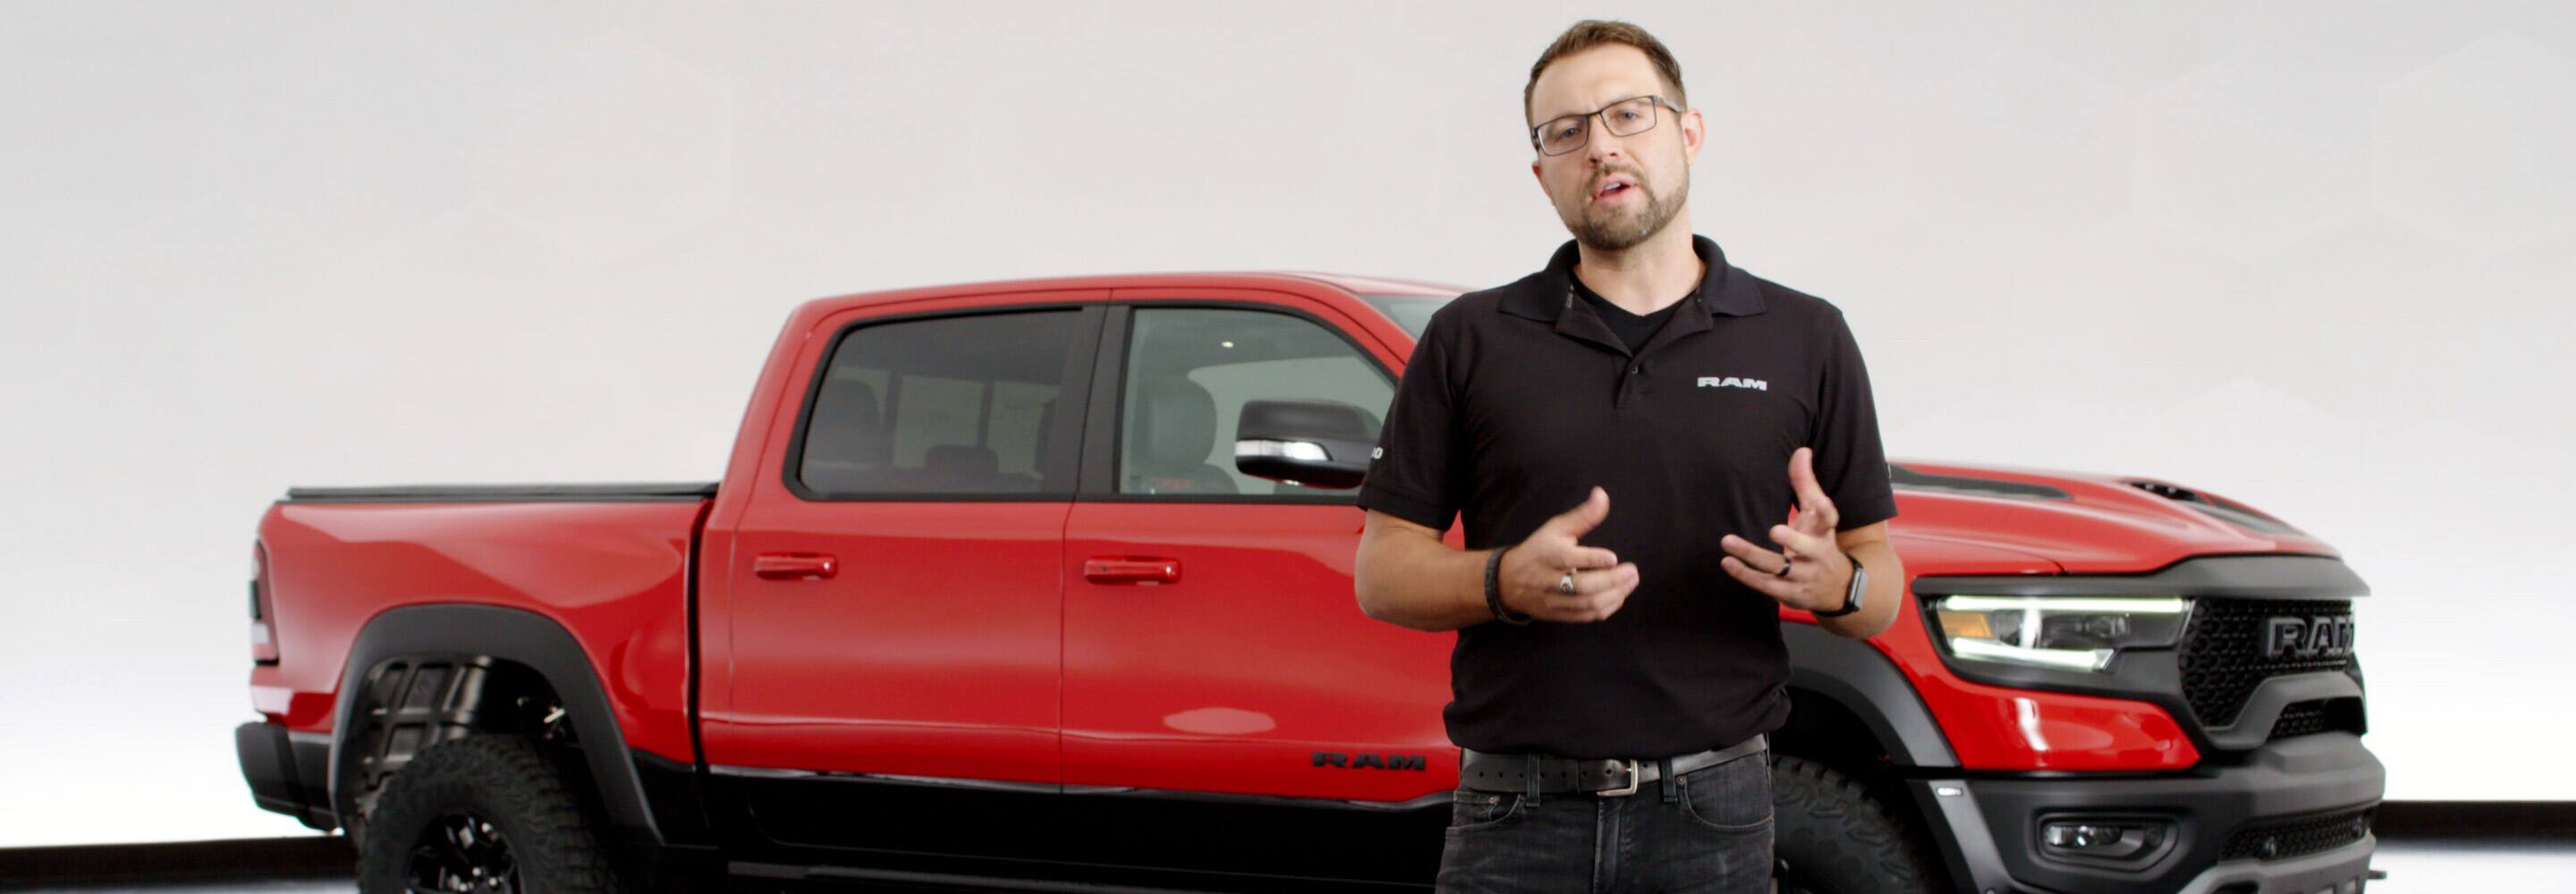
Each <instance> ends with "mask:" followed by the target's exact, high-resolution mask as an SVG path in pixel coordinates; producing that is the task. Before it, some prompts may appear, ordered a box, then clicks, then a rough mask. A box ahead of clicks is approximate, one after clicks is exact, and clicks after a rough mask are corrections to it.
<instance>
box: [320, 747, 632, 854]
mask: <svg viewBox="0 0 2576 894" xmlns="http://www.w3.org/2000/svg"><path fill="white" fill-rule="evenodd" d="M460 814H466V815H470V816H473V817H476V818H478V821H476V822H474V823H472V825H475V826H480V825H482V824H483V823H486V822H488V824H489V825H490V826H491V827H492V832H493V836H492V837H497V839H498V841H499V842H500V844H501V849H502V851H504V852H505V855H506V857H507V863H508V864H509V866H510V867H511V868H512V869H514V870H515V875H516V878H515V882H516V884H515V890H516V891H517V892H521V894H620V892H623V891H624V890H625V888H624V886H623V885H622V884H621V883H620V879H619V878H618V875H617V873H616V871H615V867H614V865H613V862H614V861H613V859H612V857H611V854H610V852H609V851H608V850H607V849H605V848H603V847H602V846H601V841H602V835H601V829H602V828H603V827H602V825H601V823H600V821H599V819H598V818H597V817H596V816H595V815H594V814H592V813H591V812H590V811H589V810H587V809H586V808H585V807H584V806H583V803H582V800H581V799H580V798H579V797H578V796H577V795H576V794H575V792H574V790H573V788H572V786H571V783H570V782H568V780H567V776H566V771H565V769H564V768H563V767H562V766H560V765H559V764H558V763H556V762H555V761H554V760H551V759H549V756H548V754H547V753H546V752H545V751H544V750H542V749H541V748H540V747H539V746H538V745H537V743H536V742H534V741H532V740H530V739H528V738H526V737H523V736H515V735H504V734H492V733H478V734H475V735H469V736H466V737H464V738H461V739H453V740H450V741H446V742H441V743H438V744H436V745H432V746H430V747H429V748H427V749H424V750H423V751H421V752H420V753H419V754H418V755H415V756H414V757H413V758H412V759H411V761H410V762H409V763H406V764H404V765H403V766H402V768H401V769H399V770H397V771H395V772H394V774H393V776H392V778H390V779H387V780H386V781H385V784H384V789H383V790H382V791H381V792H379V793H378V794H377V797H376V801H375V809H374V810H373V811H371V812H370V814H369V815H368V817H367V822H366V823H365V827H364V830H363V832H362V834H363V835H364V840H362V841H361V842H359V848H358V889H359V891H361V892H362V894H404V892H408V891H412V890H414V889H413V883H414V881H415V879H416V877H417V876H416V875H415V869H416V867H415V865H414V856H415V853H414V852H415V848H416V847H417V846H419V845H420V844H421V843H422V839H423V836H424V834H428V833H429V832H430V830H431V828H432V826H433V824H435V823H440V822H441V820H442V817H445V818H448V821H453V820H454V819H455V818H456V817H457V816H458V815H460ZM490 843H491V837H485V838H481V839H478V840H476V841H475V842H474V844H475V845H477V846H480V847H484V848H486V849H484V850H480V851H477V853H479V854H485V855H489V854H492V853H494V851H493V850H491V849H489V845H490ZM474 890H475V891H476V892H478V894H479V892H485V891H495V890H503V888H502V887H500V886H481V885H478V886H474Z"/></svg>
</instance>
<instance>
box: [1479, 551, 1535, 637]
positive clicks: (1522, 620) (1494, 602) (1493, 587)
mask: <svg viewBox="0 0 2576 894" xmlns="http://www.w3.org/2000/svg"><path fill="white" fill-rule="evenodd" d="M1515 545H1517V544H1515ZM1507 549H1511V547H1509V546H1498V547H1495V548H1494V552H1493V554H1492V555H1489V556H1486V557H1485V607H1486V608H1489V609H1492V610H1493V612H1494V617H1497V618H1501V619H1502V620H1503V623H1506V624H1528V623H1529V622H1530V616H1528V615H1522V614H1519V613H1517V612H1513V611H1510V610H1507V609H1505V608H1503V590H1502V587H1501V586H1499V585H1497V584H1496V583H1495V581H1494V576H1495V573H1496V572H1497V571H1499V570H1501V569H1502V567H1503V551H1504V550H1507ZM1515 615H1517V617H1515Z"/></svg>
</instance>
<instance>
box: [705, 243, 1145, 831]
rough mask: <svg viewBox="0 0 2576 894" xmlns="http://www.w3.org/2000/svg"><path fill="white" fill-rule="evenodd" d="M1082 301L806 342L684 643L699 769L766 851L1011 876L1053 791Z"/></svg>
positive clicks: (843, 319) (938, 314)
mask: <svg viewBox="0 0 2576 894" xmlns="http://www.w3.org/2000/svg"><path fill="white" fill-rule="evenodd" d="M1105 294H1106V293H1105V292H1103V291H1101V290H1090V291H1088V292H1082V293H1047V294H1027V295H1019V296H1011V297H1009V298H1008V299H993V298H987V299H984V300H981V301H946V302H944V303H943V302H932V303H931V306H921V305H918V304H906V305H903V306H902V308H901V312H899V313H890V312H888V311H883V310H880V311H877V312H875V313H874V314H873V315H868V314H861V313H857V312H853V313H850V314H844V315H841V316H839V317H835V318H827V319H826V320H825V321H824V325H823V326H822V327H818V329H817V331H816V332H815V333H814V334H813V336H811V337H810V339H809V346H808V347H806V348H805V349H804V353H805V354H806V355H807V356H806V357H804V358H803V360H802V361H801V362H802V363H803V364H805V365H804V366H803V367H802V368H803V369H808V370H812V371H813V372H812V373H810V381H808V380H791V381H804V382H805V384H804V385H803V390H802V394H803V398H802V400H803V405H802V406H801V407H800V408H798V409H797V410H796V412H797V414H798V417H799V418H798V419H797V421H796V428H795V429H794V436H793V438H792V439H788V440H787V442H786V443H775V442H776V441H778V440H780V439H778V438H775V437H773V438H772V441H773V443H771V444H770V445H769V448H768V450H769V453H770V455H771V456H773V457H775V458H776V462H775V464H772V465H765V466H764V473H763V474H762V476H761V480H758V481H755V482H748V483H747V486H749V487H753V488H756V489H757V490H756V492H755V495H754V496H753V497H752V501H751V504H750V505H749V506H748V507H747V508H746V509H745V510H744V511H743V515H742V518H741V521H740V524H739V527H738V528H737V529H736V530H735V531H734V532H733V537H732V539H731V544H732V546H731V554H730V555H727V556H722V557H716V556H709V557H706V559H705V561H708V562H718V561H722V562H729V563H731V568H730V570H729V571H728V572H727V573H726V574H727V577H726V580H725V583H726V585H727V586H728V588H729V592H728V593H726V594H725V596H724V598H723V600H722V601H721V602H715V601H710V602H709V605H710V606H713V607H711V608H710V609H709V611H710V618H709V623H708V624H707V625H706V631H707V636H709V637H711V638H712V637H719V636H721V637H726V639H725V640H724V643H723V645H722V647H721V651H720V652H716V653H715V654H717V655H718V656H719V657H717V658H715V659H712V660H711V661H710V666H709V667H707V668H706V669H705V672H704V680H705V684H704V685H705V686H706V687H707V688H708V689H709V690H710V692H709V694H708V695H707V696H706V697H705V704H706V708H705V719H704V732H703V736H704V740H705V741H704V745H705V751H706V755H707V761H708V763H709V764H710V765H711V766H710V771H711V773H712V774H713V777H714V779H715V780H716V785H717V786H718V788H719V789H721V790H725V791H730V792H736V793H738V794H737V795H735V796H733V797H734V798H737V799H738V802H739V803H738V806H739V807H741V808H746V809H747V812H748V814H749V816H750V817H751V818H752V819H753V821H754V823H755V824H756V825H757V827H758V834H759V835H760V836H763V837H765V838H767V839H768V840H770V841H775V842H783V843H790V844H800V845H815V846H826V847H854V848H867V849H871V850H890V851H907V852H913V853H950V854H978V855H986V856H999V855H1010V854H1015V853H1017V848H1018V847H1020V846H1021V845H1023V844H1025V843H1026V841H1027V839H1026V838H1023V837H1021V836H1016V835H1007V834H995V833H996V832H1000V831H1007V830H1004V829H1002V828H1001V827H1000V826H998V825H997V824H996V818H997V817H1011V816H1034V815H1035V814H1033V813H1031V812H1030V811H1028V810H1026V809H1025V807H1026V806H1028V805H1030V804H1036V805H1040V806H1043V805H1044V804H1045V803H1048V802H1051V801H1052V800H1053V799H1054V798H1055V797H1056V796H1057V793H1058V791H1059V790H1060V786H1059V783H1060V781H1061V777H1060V775H1059V759H1058V754H1057V736H1058V721H1059V716H1058V709H1059V704H1058V698H1059V694H1060V693H1059V686H1060V675H1061V642H1062V639H1061V634H1062V626H1061V619H1062V611H1063V603H1062V597H1063V579H1062V575H1061V562H1060V557H1061V555H1062V539H1063V530H1064V522H1065V516H1066V513H1067V511H1068V510H1069V508H1070V504H1071V499H1072V493H1073V489H1074V482H1075V478H1076V465H1075V454H1076V449H1077V447H1078V438H1079V432H1080V426H1081V420H1082V418H1083V415H1084V409H1085V407H1084V404H1085V401H1086V400H1087V383H1088V381H1089V379H1090V373H1091V365H1092V355H1093V352H1094V350H1095V349H1096V347H1097V344H1098V342H1097V338H1098V333H1099V330H1100V323H1101V319H1102V317H1103V315H1104V310H1103V308H1102V307H1101V305H1100V304H1099V303H1098V302H1097V301H1096V300H1084V299H1096V298H1100V297H1105Z"/></svg>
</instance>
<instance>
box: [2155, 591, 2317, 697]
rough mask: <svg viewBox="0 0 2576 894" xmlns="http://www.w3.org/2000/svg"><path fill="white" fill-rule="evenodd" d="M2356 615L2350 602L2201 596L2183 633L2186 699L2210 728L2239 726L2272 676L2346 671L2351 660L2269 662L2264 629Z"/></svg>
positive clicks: (2184, 693)
mask: <svg viewBox="0 0 2576 894" xmlns="http://www.w3.org/2000/svg"><path fill="white" fill-rule="evenodd" d="M2349 614H2352V600H2349V599H2230V598H2220V597H2202V598H2201V599H2200V600H2199V601H2198V604H2196V605H2194V606H2192V610H2191V625H2190V628H2189V629H2188V630H2186V631H2185V632H2184V633H2183V642H2182V649H2181V651H2180V653H2179V654H2178V655H2177V657H2178V658H2179V659H2180V661H2181V662H2182V693H2183V700H2185V701H2188V702H2190V703H2191V710H2192V713H2193V714H2196V715H2199V717H2200V722H2201V723H2203V724H2205V725H2208V726H2227V725H2229V724H2232V723H2235V722H2236V712H2237V711H2239V710H2242V709H2243V708H2244V707H2245V699H2246V697H2247V696H2250V695H2252V694H2254V687H2255V686H2258V685H2261V684H2262V682H2263V681H2264V680H2265V679H2267V678H2271V677H2276V676H2280V675H2282V674H2296V673H2305V672H2308V671H2321V670H2342V669H2344V667H2345V666H2346V665H2349V664H2351V663H2352V659H2351V658H2350V657H2334V658H2293V657H2281V658H2265V657H2263V627H2264V624H2265V622H2267V621H2269V620H2270V619H2272V618H2279V617H2294V618H2306V619H2310V620H2314V619H2316V618H2329V617H2336V616H2341V615H2349Z"/></svg>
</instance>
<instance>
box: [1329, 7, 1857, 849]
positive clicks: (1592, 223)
mask: <svg viewBox="0 0 2576 894" xmlns="http://www.w3.org/2000/svg"><path fill="white" fill-rule="evenodd" d="M1522 99H1523V105H1524V112H1525V113H1526V114H1527V115H1528V118H1527V123H1528V124H1529V125H1530V126H1531V128H1532V129H1531V137H1530V139H1531V147H1532V149H1533V150H1534V151H1535V156H1536V157H1535V160H1533V161H1532V162H1531V164H1530V172H1531V173H1532V174H1534V175H1536V177H1537V178H1538V184H1539V187H1540V189H1541V190H1542V191H1544V192H1545V193H1546V194H1547V197H1548V200H1549V201H1550V202H1551V203H1553V204H1554V205H1555V206H1556V211H1557V216H1558V217H1560V218H1562V219H1563V220H1564V222H1565V226H1566V229H1568V230H1569V231H1571V232H1572V234H1573V236H1574V238H1573V239H1572V240H1571V241H1570V242H1568V243H1566V244H1565V245H1564V246H1563V247H1561V248H1559V249H1558V250H1557V252H1556V255H1555V257H1554V258H1552V259H1551V260H1550V261H1549V263H1548V265H1547V267H1546V268H1545V269H1543V270H1541V271H1540V272H1538V273H1534V274H1531V275H1530V276H1527V277H1524V278H1522V279H1520V280H1519V281H1516V282H1513V283H1511V284H1509V285H1505V286H1501V287H1498V288H1494V289H1488V290H1485V291H1480V292H1472V293H1469V294H1466V295H1462V296H1460V297H1458V298H1457V299H1456V300H1454V301H1451V302H1450V303H1448V304H1447V305H1445V306H1444V307H1443V308H1442V309H1441V310H1440V311H1439V312H1438V313H1437V314H1435V315H1433V317H1432V318H1431V321H1430V323H1429V324H1428V325H1427V326H1426V327H1425V329H1424V331H1423V334H1422V338H1421V341H1420V343H1419V344H1418V345H1417V346H1416V347H1415V349H1414V352H1413V356H1412V359H1411V361H1410V363H1409V365H1408V366H1407V367H1406V368H1405V372H1404V377H1403V379H1402V381H1401V382H1400V383H1399V384H1398V386H1397V391H1396V396H1395V400H1394V402H1393V403H1392V405H1391V406H1390V407H1389V409H1388V414H1387V420H1386V425H1385V429H1384V434H1383V435H1382V436H1381V438H1380V440H1379V444H1378V451H1377V454H1376V458H1375V459H1374V460H1373V461H1372V462H1371V464H1370V467H1369V472H1368V478H1367V481H1366V483H1365V484H1363V485H1362V486H1361V489H1360V495H1359V505H1360V506H1362V507H1363V508H1365V509H1367V510H1368V513H1367V523H1366V525H1365V527H1364V528H1363V529H1362V533H1361V537H1360V546H1359V554H1358V556H1357V558H1356V563H1355V576H1356V587H1355V589H1356V590H1357V596H1358V598H1359V603H1360V608H1361V610H1362V611H1364V612H1366V613H1367V614H1368V616H1369V617H1371V618H1375V619H1378V620H1382V621H1387V622H1389V623H1394V624H1399V625H1402V626H1405V627H1409V628H1413V629H1417V630H1424V631H1445V630H1456V631H1457V632H1458V642H1457V646H1456V648H1455V650H1454V651H1453V652H1452V653H1451V658H1450V673H1451V693H1452V696H1453V698H1452V700H1451V701H1450V702H1449V704H1448V705H1447V707H1445V708H1444V709H1443V711H1442V715H1443V720H1444V721H1445V723H1446V725H1447V729H1448V733H1449V737H1450V740H1451V741H1452V742H1454V743H1456V744H1457V745H1459V746H1460V747H1461V749H1462V751H1461V769H1460V773H1459V775H1460V786H1459V788H1458V790H1457V791H1456V792H1455V793H1454V796H1455V798H1456V801H1455V806H1454V808H1453V814H1452V818H1451V822H1450V827H1449V829H1448V830H1447V836H1448V837H1447V844H1446V846H1445V849H1444V850H1443V852H1442V855H1441V866H1440V875H1439V888H1440V890H1442V891H1475V892H1490V891H1502V890H1527V891H1542V892H1551V894H1553V892H1568V891H1596V892H1602V891H1623V892H1624V891H1641V892H1642V891H1658V890H1670V889H1680V888H1684V887H1687V888H1688V889H1689V890H1692V891H1711V890H1724V891H1763V890H1767V889H1768V886H1769V878H1770V874H1771V864H1772V857H1771V851H1772V817H1771V793H1770V773H1769V756H1768V751H1767V740H1766V737H1765V736H1764V735H1763V734H1764V733H1767V732H1769V731H1771V730H1774V729H1777V728H1779V726H1780V725H1781V723H1782V722H1783V721H1784V720H1785V719H1786V718H1787V716H1788V711H1789V704H1788V700H1787V697H1786V695H1785V693H1784V691H1783V688H1782V687H1783V685H1784V684H1785V683H1786V681H1787V680H1788V675H1789V674H1788V659H1787V652H1786V649H1785V647H1784V645H1783V643H1782V638H1781V633H1780V626H1779V625H1780V617H1779V612H1780V609H1781V608H1782V607H1783V606H1785V607H1787V608H1790V609H1798V610H1803V611H1808V612H1815V613H1817V622H1818V623H1819V624H1820V625H1821V626H1823V627H1824V628H1825V629H1826V630H1829V631H1832V632H1834V633H1836V634H1840V635H1842V636H1847V637H1866V636H1870V635H1873V634H1875V633H1877V632H1879V631H1881V630H1884V629H1886V628H1887V626H1888V625H1889V624H1890V623H1891V622H1892V621H1893V620H1894V619H1895V617H1896V609H1897V599H1898V597H1899V595H1900V593H1901V591H1902V587H1903V581H1904V579H1905V572H1904V569H1903V567H1902V566H1900V565H1899V564H1898V562H1897V558H1896V553H1895V552H1894V551H1893V550H1892V549H1891V548H1890V547H1889V546H1888V543H1887V519H1889V518H1891V517H1893V516H1894V515H1895V514H1896V502H1895V498H1894V494H1893V491H1892V490H1891V488H1890V486H1889V479H1888V468H1887V461H1886V458H1885V456H1884V454H1883V453H1882V452H1881V448H1880V444H1879V439H1878V427H1877V420H1876V416H1875V410H1874V408H1873V405H1872V402H1871V397H1870V390H1869V379H1868V375H1867V372H1866V370H1865V368H1864V367H1863V365H1862V363H1861V357H1860V352H1859V348H1858V347H1857V345H1856V344H1855V342H1854V340H1853V337H1852V334H1851V331H1850V329H1849V327H1848V326H1847V325H1845V323H1844V321H1843V318H1842V313H1841V311H1840V310H1839V309H1838V308H1836V307H1835V306H1833V305H1832V304H1829V303H1827V302H1825V301H1824V300H1822V299H1819V298H1816V297H1813V296H1810V295H1806V294H1802V293H1799V292H1796V291H1792V290H1790V289H1787V288H1784V287H1782V286H1779V285H1777V284H1775V283H1772V282H1769V281H1766V280H1762V279H1759V278H1756V277H1754V276H1753V275H1752V274H1749V273H1746V272H1745V271H1744V270H1743V269H1742V268H1738V267H1735V266H1733V265H1730V264H1728V263H1727V262H1726V259H1725V255H1724V254H1723V253H1722V252H1721V251H1719V249H1718V246H1717V244H1716V243H1715V242H1713V241H1711V240H1709V239H1706V238H1704V237H1700V236H1697V235H1695V234H1693V233H1692V231H1691V226H1690V210H1689V207H1688V198H1689V195H1690V163H1691V161H1692V159H1694V158H1696V157H1698V155H1699V152H1700V147H1701V144H1702V143H1703V142H1704V141H1705V140H1706V130H1705V124H1704V122H1703V121H1702V119H1701V115H1700V113H1699V112H1698V111H1697V110H1693V109H1691V107H1690V105H1689V102H1688V101H1687V100H1686V99H1685V98H1684V96H1683V92H1682V83H1681V68H1680V66H1679V65H1678V64H1677V63H1675V62H1674V61H1673V56H1672V54H1671V53H1670V52H1669V51H1667V50H1666V49H1665V48H1664V46H1663V44H1661V43H1659V42H1657V41H1656V40H1655V38H1654V37H1653V36H1651V35H1649V34H1647V33H1646V32H1645V31H1644V30H1642V29H1639V28H1637V27H1636V26H1633V25H1629V24H1626V23H1621V22H1606V21H1585V22H1581V23H1578V24H1576V25H1575V26H1574V27H1572V28H1571V29H1568V30H1567V31H1566V32H1565V33H1564V34H1563V35H1561V36H1559V37H1558V38H1557V39H1556V41H1555V43H1554V44H1553V45H1551V46H1549V47H1548V48H1547V51H1546V52H1545V53H1543V54H1541V55H1540V56H1539V59H1538V62H1537V64H1535V65H1533V66H1532V67H1531V69H1530V81H1529V84H1528V85H1527V86H1526V87H1525V88H1523V93H1522ZM1614 500H1615V501H1616V502H1615V503H1614ZM1453 514H1462V515H1463V517H1464V520H1465V524H1466V532H1465V535H1466V536H1465V540H1466V544H1467V546H1468V549H1466V550H1464V551H1461V550H1453V549H1450V548H1449V547H1448V545H1447V544H1445V543H1443V542H1442V540H1441V535H1442V533H1443V532H1445V531H1446V530H1447V528H1448V524H1449V519H1450V518H1451V516H1452V515H1453ZM1860 569H1866V574H1865V575H1864V574H1860V573H1858V571H1859V570H1860Z"/></svg>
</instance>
